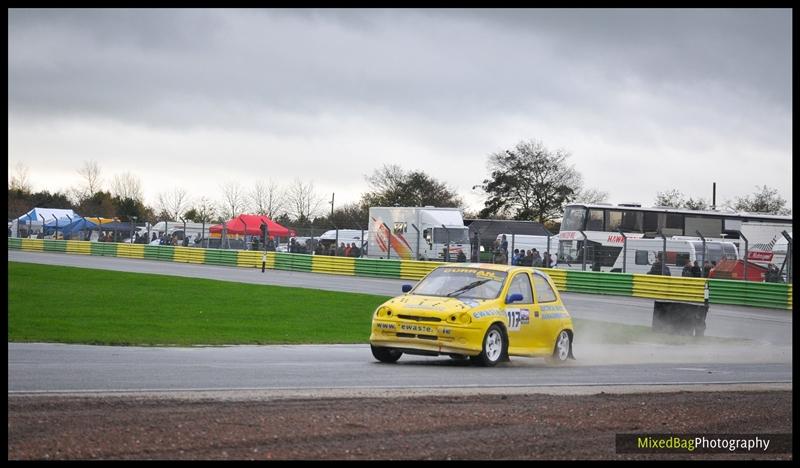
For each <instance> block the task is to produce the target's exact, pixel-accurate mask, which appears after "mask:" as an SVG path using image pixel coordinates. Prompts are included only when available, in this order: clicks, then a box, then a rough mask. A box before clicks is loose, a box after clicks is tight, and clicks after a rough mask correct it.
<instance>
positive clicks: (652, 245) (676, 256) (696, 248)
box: [611, 238, 740, 276]
mask: <svg viewBox="0 0 800 468" xmlns="http://www.w3.org/2000/svg"><path fill="white" fill-rule="evenodd" d="M627 245H628V249H627V252H626V251H622V250H621V251H620V253H619V256H618V257H617V260H616V261H615V262H614V266H613V267H611V271H612V272H621V271H622V264H623V257H624V258H625V273H638V274H647V272H649V271H650V268H651V267H652V265H653V263H655V261H656V256H657V255H659V254H660V253H661V251H662V250H663V249H664V240H663V239H629V240H628V242H627ZM722 258H726V259H730V260H738V259H739V258H740V257H739V251H738V249H737V248H736V244H734V243H733V242H729V241H706V243H705V252H704V251H703V241H702V240H693V239H692V240H690V239H672V238H668V239H667V254H666V266H667V267H668V268H669V270H670V275H671V276H681V272H682V270H683V267H684V265H686V262H692V264H694V262H695V261H696V262H697V264H698V265H699V266H700V268H702V267H703V263H704V262H705V261H709V262H719V261H720V259H722Z"/></svg>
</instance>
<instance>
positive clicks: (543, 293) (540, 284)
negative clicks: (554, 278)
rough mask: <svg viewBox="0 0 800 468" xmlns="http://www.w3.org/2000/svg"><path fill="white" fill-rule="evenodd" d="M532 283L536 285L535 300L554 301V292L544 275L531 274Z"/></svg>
mask: <svg viewBox="0 0 800 468" xmlns="http://www.w3.org/2000/svg"><path fill="white" fill-rule="evenodd" d="M533 285H534V286H535V287H536V300H537V301H538V302H540V303H541V302H554V301H555V300H556V293H555V291H553V288H551V287H550V283H548V282H547V280H546V279H544V277H542V276H539V275H533Z"/></svg>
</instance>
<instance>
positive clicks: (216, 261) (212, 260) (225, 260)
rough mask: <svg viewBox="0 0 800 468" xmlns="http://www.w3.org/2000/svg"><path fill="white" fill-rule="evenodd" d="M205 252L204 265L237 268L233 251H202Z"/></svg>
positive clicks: (235, 254)
mask: <svg viewBox="0 0 800 468" xmlns="http://www.w3.org/2000/svg"><path fill="white" fill-rule="evenodd" d="M203 250H205V251H206V256H205V264H206V265H221V266H238V260H237V253H236V251H235V250H223V249H203Z"/></svg>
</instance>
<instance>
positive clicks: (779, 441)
mask: <svg viewBox="0 0 800 468" xmlns="http://www.w3.org/2000/svg"><path fill="white" fill-rule="evenodd" d="M616 452H617V453H747V454H754V453H791V452H792V435H791V434H617V435H616Z"/></svg>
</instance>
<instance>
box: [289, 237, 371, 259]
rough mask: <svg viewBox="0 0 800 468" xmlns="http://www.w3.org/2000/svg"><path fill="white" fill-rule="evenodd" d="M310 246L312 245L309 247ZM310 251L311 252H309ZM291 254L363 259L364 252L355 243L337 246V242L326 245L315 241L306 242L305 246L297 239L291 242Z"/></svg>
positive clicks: (341, 243)
mask: <svg viewBox="0 0 800 468" xmlns="http://www.w3.org/2000/svg"><path fill="white" fill-rule="evenodd" d="M308 244H312V245H311V246H309V245H308ZM309 251H310V252H309ZM289 252H290V253H313V254H314V255H329V256H332V257H355V258H358V257H361V255H362V251H361V248H360V247H359V246H358V245H356V243H355V242H351V243H345V242H340V243H339V246H338V247H337V246H336V243H335V242H332V243H331V244H329V245H325V244H324V243H322V242H320V241H318V240H315V241H313V242H312V241H311V240H308V241H306V244H305V245H302V244H300V243H299V242H297V241H296V240H295V239H291V240H290V241H289Z"/></svg>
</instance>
